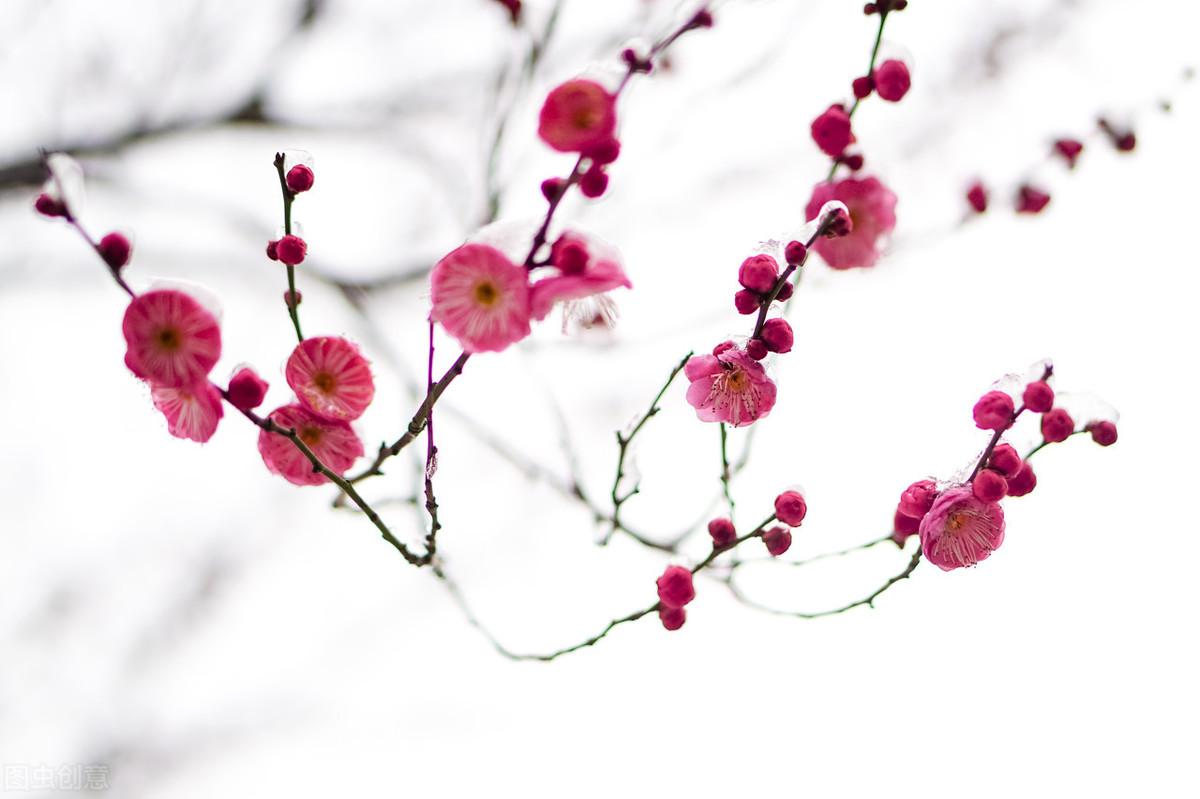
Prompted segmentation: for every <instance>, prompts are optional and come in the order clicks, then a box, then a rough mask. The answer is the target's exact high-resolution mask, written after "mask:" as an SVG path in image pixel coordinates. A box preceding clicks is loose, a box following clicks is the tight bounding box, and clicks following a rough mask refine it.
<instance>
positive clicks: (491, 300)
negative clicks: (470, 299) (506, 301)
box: [475, 280, 500, 305]
mask: <svg viewBox="0 0 1200 799" xmlns="http://www.w3.org/2000/svg"><path fill="white" fill-rule="evenodd" d="M498 299H500V290H499V289H497V288H496V285H495V284H494V283H492V282H491V281H487V280H485V281H483V282H482V283H478V284H477V285H476V286H475V302H477V303H479V304H480V305H494V304H495V303H496V300H498Z"/></svg>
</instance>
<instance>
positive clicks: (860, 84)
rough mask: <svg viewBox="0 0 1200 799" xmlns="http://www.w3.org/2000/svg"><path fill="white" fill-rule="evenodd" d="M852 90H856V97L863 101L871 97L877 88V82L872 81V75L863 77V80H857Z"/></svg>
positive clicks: (852, 84)
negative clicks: (873, 90) (872, 91)
mask: <svg viewBox="0 0 1200 799" xmlns="http://www.w3.org/2000/svg"><path fill="white" fill-rule="evenodd" d="M850 88H851V89H853V90H854V97H855V98H856V99H858V100H862V99H863V98H865V97H868V96H870V94H871V90H872V89H874V88H875V81H873V80H871V76H870V75H863V76H862V77H861V78H855V79H854V82H853V83H851V84H850Z"/></svg>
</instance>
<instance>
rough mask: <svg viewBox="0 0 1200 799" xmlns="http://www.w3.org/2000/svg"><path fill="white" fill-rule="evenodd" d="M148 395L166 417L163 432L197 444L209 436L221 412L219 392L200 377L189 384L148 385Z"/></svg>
mask: <svg viewBox="0 0 1200 799" xmlns="http://www.w3.org/2000/svg"><path fill="white" fill-rule="evenodd" d="M150 397H151V399H153V400H154V407H155V408H158V410H159V411H161V412H162V415H163V416H165V417H167V432H169V433H170V434H171V435H173V436H175V437H176V438H188V439H191V440H192V441H198V442H200V443H201V444H203V443H204V442H205V441H208V440H209V439H210V438H212V436H213V433H215V432H216V431H217V423H218V422H220V421H221V416H222V415H224V413H225V411H224V409H223V408H222V407H221V392H220V391H218V390H217V387H216V386H214V385H213V384H212V383H210V382H208V380H207V379H203V378H202V379H200V380H198V381H196V382H195V383H194V384H192V385H190V386H180V387H174V386H160V385H152V387H151V389H150Z"/></svg>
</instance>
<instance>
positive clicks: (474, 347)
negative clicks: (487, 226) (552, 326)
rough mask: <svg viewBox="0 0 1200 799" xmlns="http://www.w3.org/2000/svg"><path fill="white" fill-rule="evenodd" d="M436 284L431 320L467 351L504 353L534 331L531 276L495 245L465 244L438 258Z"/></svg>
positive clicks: (433, 279)
mask: <svg viewBox="0 0 1200 799" xmlns="http://www.w3.org/2000/svg"><path fill="white" fill-rule="evenodd" d="M430 286H431V288H432V303H433V310H432V311H431V312H430V314H429V318H430V319H432V320H433V321H435V322H439V323H440V324H441V325H442V327H444V328H445V329H446V332H447V333H449V334H450V335H452V336H454V337H455V338H456V339H458V341H459V343H460V344H462V346H463V349H465V350H466V351H467V352H499V351H500V350H503V349H505V348H506V347H508V345H509V344H512V343H514V342H517V341H520V340H521V339H523V338H525V337H526V336H528V335H529V278H528V275H527V273H526V271H525V269H524V268H523V267H520V266H517V265H516V264H514V263H513V262H512V261H510V260H508V257H507V256H506V255H505V254H504V253H502V252H500V251H499V250H497V249H496V248H495V247H491V246H489V245H487V244H477V243H469V244H464V245H463V246H461V247H459V248H458V249H456V250H454V251H453V252H451V253H449V254H448V255H446V256H445V257H444V258H442V260H440V261H438V262H437V264H436V265H435V266H434V267H433V272H432V273H431V274H430Z"/></svg>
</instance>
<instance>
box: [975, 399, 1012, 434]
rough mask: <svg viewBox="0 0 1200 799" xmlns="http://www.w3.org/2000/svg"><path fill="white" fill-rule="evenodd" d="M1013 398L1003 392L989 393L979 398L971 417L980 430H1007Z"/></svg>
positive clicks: (1010, 418)
mask: <svg viewBox="0 0 1200 799" xmlns="http://www.w3.org/2000/svg"><path fill="white" fill-rule="evenodd" d="M1014 410H1015V409H1014V408H1013V398H1012V397H1010V396H1009V395H1008V394H1007V392H1004V391H989V392H988V393H986V394H984V395H983V396H982V397H980V398H979V401H978V402H976V403H975V407H974V408H973V409H972V411H971V415H972V416H973V417H974V418H975V426H976V427H978V428H979V429H980V430H1007V429H1008V426H1009V425H1010V424H1012V418H1013V412H1014Z"/></svg>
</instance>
